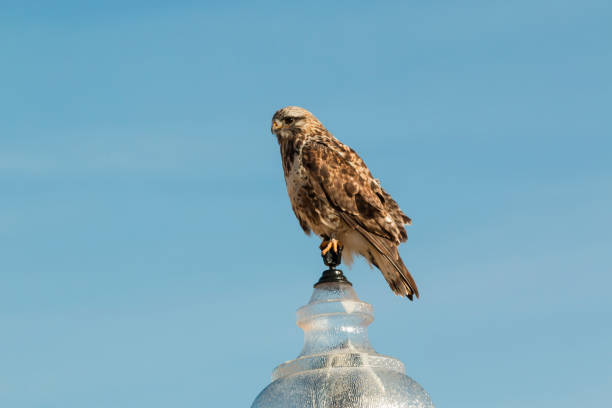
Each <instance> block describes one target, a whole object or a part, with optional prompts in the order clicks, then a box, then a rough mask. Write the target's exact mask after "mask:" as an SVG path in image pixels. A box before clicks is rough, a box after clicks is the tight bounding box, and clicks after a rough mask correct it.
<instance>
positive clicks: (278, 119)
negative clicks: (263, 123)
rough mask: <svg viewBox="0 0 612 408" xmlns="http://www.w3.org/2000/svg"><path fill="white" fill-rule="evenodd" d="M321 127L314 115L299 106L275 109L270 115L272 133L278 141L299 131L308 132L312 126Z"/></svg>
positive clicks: (291, 136)
mask: <svg viewBox="0 0 612 408" xmlns="http://www.w3.org/2000/svg"><path fill="white" fill-rule="evenodd" d="M319 126H320V127H322V126H323V125H321V123H320V122H319V120H318V119H317V118H315V117H314V115H313V114H312V113H310V112H308V111H307V110H306V109H304V108H300V107H299V106H287V107H285V108H282V109H279V110H278V111H276V113H275V114H274V116H273V117H272V133H274V134H275V135H276V137H277V138H278V140H279V142H280V141H281V140H282V139H287V138H293V137H294V136H296V135H297V134H299V133H305V132H308V131H309V130H310V129H311V128H312V127H319Z"/></svg>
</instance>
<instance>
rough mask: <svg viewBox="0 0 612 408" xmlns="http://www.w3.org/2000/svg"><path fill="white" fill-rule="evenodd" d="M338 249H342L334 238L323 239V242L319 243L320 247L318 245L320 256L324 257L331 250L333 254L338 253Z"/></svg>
mask: <svg viewBox="0 0 612 408" xmlns="http://www.w3.org/2000/svg"><path fill="white" fill-rule="evenodd" d="M338 247H340V248H342V244H340V241H338V240H337V239H336V238H332V239H330V240H327V239H325V240H323V242H321V245H319V248H320V249H321V255H325V254H326V253H328V252H329V250H330V249H332V248H333V250H334V252H335V253H338Z"/></svg>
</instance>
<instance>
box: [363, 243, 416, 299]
mask: <svg viewBox="0 0 612 408" xmlns="http://www.w3.org/2000/svg"><path fill="white" fill-rule="evenodd" d="M393 252H395V256H394V257H386V256H385V255H383V254H382V253H380V252H378V251H375V250H373V251H370V254H369V255H371V256H372V258H373V260H372V263H373V264H374V266H376V267H377V268H378V269H380V271H381V272H382V274H383V276H384V277H385V280H386V281H387V283H388V284H389V287H390V288H391V290H393V292H394V293H395V294H396V295H399V296H406V297H407V298H408V299H410V300H413V296H416V297H417V299H418V297H419V289H418V288H417V285H416V282H415V281H414V279H413V278H412V276H411V275H410V272H409V271H408V268H406V265H404V262H403V261H402V258H401V257H400V256H399V253H398V252H397V249H395V250H394V251H393Z"/></svg>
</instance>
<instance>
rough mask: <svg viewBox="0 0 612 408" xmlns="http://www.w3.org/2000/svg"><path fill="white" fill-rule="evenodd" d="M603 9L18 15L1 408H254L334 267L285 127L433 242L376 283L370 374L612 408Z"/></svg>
mask: <svg viewBox="0 0 612 408" xmlns="http://www.w3.org/2000/svg"><path fill="white" fill-rule="evenodd" d="M611 19H612V7H611V6H610V3H609V2H608V1H595V0H589V1H582V2H570V1H539V0H536V1H514V2H501V1H469V2H449V1H441V2H435V3H433V2H387V3H380V4H376V5H374V4H372V3H371V2H335V3H334V4H328V3H327V2H316V1H311V2H307V3H299V4H298V3H295V4H293V3H287V2H259V3H257V4H255V3H254V2H236V3H233V4H231V5H228V4H225V3H223V2H218V3H215V2H195V1H174V2H171V3H170V2H160V1H146V2H144V1H135V2H119V1H107V2H103V3H101V2H81V1H78V2H77V1H57V2H53V5H51V3H50V2H42V1H31V2H22V1H19V2H18V1H4V2H2V4H1V5H0V50H1V51H0V52H1V54H0V55H1V59H2V64H0V90H1V92H0V112H1V113H2V119H1V120H0V191H1V194H0V277H1V282H2V284H1V285H0V328H1V330H0V350H1V354H0V357H1V358H0V360H1V363H0V406H3V407H4V406H6V407H12V408H47V407H62V408H70V407H83V406H87V407H91V408H95V407H108V406H113V407H116V408H121V407H130V408H133V407H145V406H146V407H150V408H153V407H169V406H181V407H204V406H220V405H221V404H222V405H223V406H228V407H239V406H249V405H250V404H251V402H252V401H253V399H254V398H255V396H256V395H257V393H258V392H259V391H260V390H261V389H263V387H264V386H265V385H266V384H267V383H268V382H269V379H270V374H271V371H272V369H273V368H274V367H275V366H276V365H277V364H279V363H281V362H283V361H285V360H288V359H292V358H294V357H295V356H297V354H298V353H299V351H300V349H301V345H302V333H301V331H300V330H299V329H298V328H297V327H296V326H295V314H294V313H295V309H296V308H298V307H299V306H301V305H303V304H305V303H306V302H307V301H308V298H309V296H310V293H311V290H312V284H313V283H314V282H315V281H316V280H317V278H318V276H319V274H320V271H321V270H322V268H323V266H322V264H321V262H320V258H319V256H318V254H317V246H318V243H319V242H318V240H317V239H316V238H313V237H310V238H309V237H306V236H304V235H303V233H302V232H301V230H300V228H299V226H298V223H297V221H296V220H295V218H294V216H293V214H292V212H291V209H290V205H289V201H288V198H287V195H286V191H285V186H284V180H283V177H282V170H281V164H280V158H279V152H278V147H277V145H276V140H275V138H274V137H273V136H272V135H271V134H270V132H269V129H270V119H271V116H272V114H273V113H274V111H275V110H276V109H278V108H280V107H282V106H285V105H300V106H304V107H306V108H307V109H309V110H311V111H312V112H313V113H314V114H315V115H317V116H318V117H319V118H320V119H321V121H322V122H323V123H324V124H325V125H326V126H327V127H328V128H329V129H330V130H331V131H332V132H333V133H334V134H335V135H336V136H337V137H338V138H339V139H340V140H342V141H344V142H345V143H347V144H349V145H351V146H352V147H353V148H355V149H356V150H357V151H358V152H359V153H360V154H361V155H362V157H363V158H364V159H365V160H366V162H367V164H368V165H369V166H370V168H371V169H372V170H373V173H374V174H375V176H376V177H378V178H380V179H381V180H382V183H383V185H384V186H385V187H386V189H387V190H388V191H389V192H390V193H391V194H392V195H393V196H394V197H395V198H396V199H397V200H398V202H399V203H400V205H401V206H402V208H403V209H404V210H405V212H406V213H407V214H408V215H409V216H410V217H412V219H413V220H414V225H413V226H411V227H410V228H409V231H408V233H409V237H410V239H409V241H408V243H406V244H404V245H403V246H402V247H401V253H402V255H403V257H404V260H405V262H406V264H407V265H408V267H409V268H410V269H411V270H412V272H413V275H414V277H415V279H416V280H417V282H418V284H419V288H420V291H421V293H422V297H421V299H420V300H418V301H416V302H414V303H410V302H408V301H406V300H404V299H401V298H398V297H394V296H393V295H392V293H391V292H390V290H389V289H388V287H387V286H386V283H385V282H384V279H383V278H382V276H380V274H379V273H378V272H377V271H371V270H369V269H368V267H367V266H366V264H365V263H364V262H363V261H359V262H357V263H356V265H355V266H354V267H353V269H352V270H350V271H346V272H347V275H348V277H349V279H350V280H351V281H352V282H353V283H354V285H355V288H356V290H357V292H358V294H359V295H360V296H361V298H362V299H364V300H365V301H368V302H370V303H372V304H373V305H374V308H375V313H376V320H375V321H374V323H373V324H372V326H371V327H370V328H371V330H370V333H371V339H372V342H373V344H374V346H375V347H376V349H377V350H378V351H379V352H381V353H385V354H389V355H392V356H394V357H397V358H399V359H401V360H402V361H403V362H404V363H405V364H406V366H407V373H408V375H410V376H412V377H413V378H415V379H416V380H417V381H419V382H420V383H421V384H422V385H423V386H424V387H425V388H426V389H427V390H428V391H429V392H430V394H431V395H432V398H433V400H434V402H435V403H436V405H437V406H438V407H445V406H454V407H471V408H472V407H491V406H495V407H516V406H521V407H538V408H544V407H555V408H562V407H574V406H582V407H595V406H598V407H599V406H606V405H609V404H610V403H612V369H611V367H612V352H611V347H610V344H611V343H612V325H611V324H610V313H611V312H612V300H610V296H609V287H610V286H611V285H612V274H611V273H612V261H611V255H610V248H611V246H612V233H611V230H612V228H611V227H612V215H611V213H610V208H612V188H611V187H612V160H611V156H612V155H611V152H612V123H611V120H610V104H611V101H612V79H611V76H610V72H612V46H611V45H610V38H612V26H611V25H610V21H611Z"/></svg>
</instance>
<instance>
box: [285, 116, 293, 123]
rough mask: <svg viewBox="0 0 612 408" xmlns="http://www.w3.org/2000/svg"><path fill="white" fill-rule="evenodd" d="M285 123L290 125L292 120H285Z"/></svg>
mask: <svg viewBox="0 0 612 408" xmlns="http://www.w3.org/2000/svg"><path fill="white" fill-rule="evenodd" d="M285 123H286V124H288V125H290V124H292V123H293V118H285Z"/></svg>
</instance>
